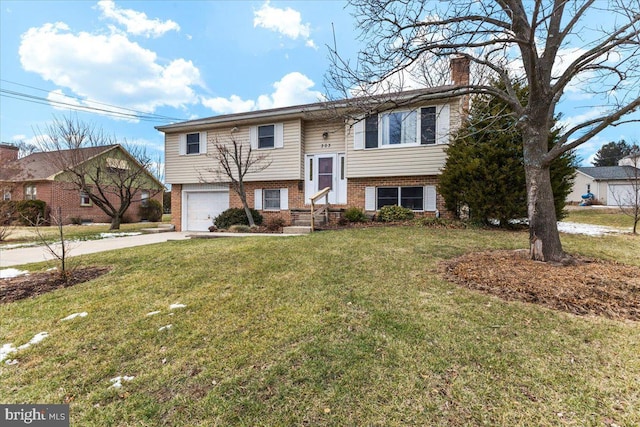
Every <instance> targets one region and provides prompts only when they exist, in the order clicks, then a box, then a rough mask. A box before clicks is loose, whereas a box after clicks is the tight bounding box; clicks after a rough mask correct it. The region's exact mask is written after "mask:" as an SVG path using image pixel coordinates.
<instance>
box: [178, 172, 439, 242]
mask: <svg viewBox="0 0 640 427" xmlns="http://www.w3.org/2000/svg"><path fill="white" fill-rule="evenodd" d="M437 184H438V176H435V175H430V176H429V175H425V176H399V177H372V178H349V179H347V203H346V204H344V205H337V204H332V205H331V208H332V210H336V209H337V210H339V209H345V208H347V207H352V206H355V207H358V208H361V209H363V210H364V207H365V188H366V187H390V186H426V185H434V186H435V185H437ZM279 188H287V189H288V192H289V209H288V210H282V211H265V210H261V211H260V214H261V215H262V216H263V218H264V220H265V222H267V221H269V220H271V219H273V218H278V217H280V218H283V219H284V220H285V222H286V223H287V224H290V223H291V222H292V219H294V218H293V214H292V211H296V210H302V211H306V210H308V209H309V205H305V200H304V181H301V180H290V181H258V182H246V183H245V189H246V194H247V203H248V204H249V207H254V206H255V200H254V197H255V190H256V189H262V190H265V189H279ZM181 204H182V186H181V185H179V184H174V185H173V186H172V187H171V217H172V223H173V225H174V226H175V227H176V230H178V231H181V226H182V211H183V210H182V206H181ZM229 207H231V208H242V202H241V200H240V197H239V196H238V195H237V194H236V193H235V192H234V191H231V190H230V191H229ZM436 208H437V209H438V211H439V212H440V213H441V214H442V215H443V216H449V215H450V213H449V212H447V211H446V209H445V205H444V199H443V198H442V196H440V194H437V197H436ZM416 214H417V215H419V216H425V217H430V216H431V217H433V216H435V215H436V213H435V212H416ZM338 216H339V214H338V213H335V212H334V213H333V215H332V218H333V219H336V218H337V217H338Z"/></svg>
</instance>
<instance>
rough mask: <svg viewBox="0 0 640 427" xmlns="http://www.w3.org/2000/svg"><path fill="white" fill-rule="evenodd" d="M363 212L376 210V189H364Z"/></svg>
mask: <svg viewBox="0 0 640 427" xmlns="http://www.w3.org/2000/svg"><path fill="white" fill-rule="evenodd" d="M364 210H365V211H375V210H376V187H365V189H364Z"/></svg>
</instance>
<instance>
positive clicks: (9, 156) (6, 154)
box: [0, 144, 19, 165]
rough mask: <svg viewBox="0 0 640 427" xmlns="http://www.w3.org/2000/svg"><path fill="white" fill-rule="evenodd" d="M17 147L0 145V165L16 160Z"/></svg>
mask: <svg viewBox="0 0 640 427" xmlns="http://www.w3.org/2000/svg"><path fill="white" fill-rule="evenodd" d="M18 151H19V149H18V147H16V146H15V145H10V144H0V165H4V164H6V163H9V162H15V161H16V160H18Z"/></svg>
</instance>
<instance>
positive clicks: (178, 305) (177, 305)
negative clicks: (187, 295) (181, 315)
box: [169, 303, 186, 310]
mask: <svg viewBox="0 0 640 427" xmlns="http://www.w3.org/2000/svg"><path fill="white" fill-rule="evenodd" d="M185 307H186V305H184V304H180V303H176V304H171V305H170V306H169V310H173V309H175V308H185Z"/></svg>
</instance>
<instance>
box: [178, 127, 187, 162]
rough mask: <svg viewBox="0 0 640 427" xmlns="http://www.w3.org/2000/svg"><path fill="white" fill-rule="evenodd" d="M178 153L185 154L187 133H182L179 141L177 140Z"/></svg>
mask: <svg viewBox="0 0 640 427" xmlns="http://www.w3.org/2000/svg"><path fill="white" fill-rule="evenodd" d="M178 145H179V147H178V154H179V155H181V156H184V155H185V154H187V134H186V133H183V134H181V135H180V141H179V142H178Z"/></svg>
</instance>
